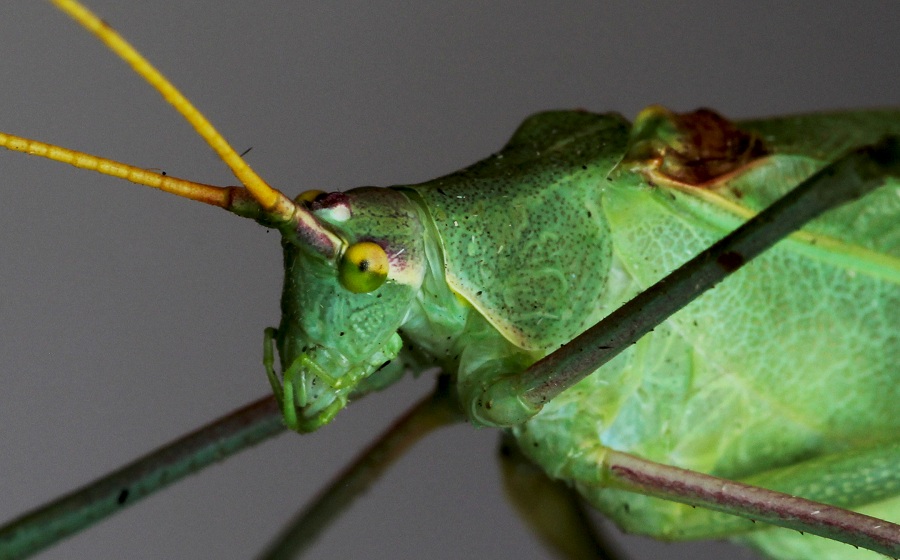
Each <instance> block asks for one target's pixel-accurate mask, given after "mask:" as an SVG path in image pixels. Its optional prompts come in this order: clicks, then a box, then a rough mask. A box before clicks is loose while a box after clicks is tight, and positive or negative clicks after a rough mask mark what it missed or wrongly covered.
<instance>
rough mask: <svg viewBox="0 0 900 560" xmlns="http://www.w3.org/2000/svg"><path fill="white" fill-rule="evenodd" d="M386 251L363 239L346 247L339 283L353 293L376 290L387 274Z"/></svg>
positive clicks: (339, 270)
mask: <svg viewBox="0 0 900 560" xmlns="http://www.w3.org/2000/svg"><path fill="white" fill-rule="evenodd" d="M388 268H389V264H388V258H387V253H385V252H384V249H382V248H381V246H380V245H378V244H377V243H372V242H371V241H363V242H361V243H355V244H353V245H351V246H350V247H348V248H347V250H346V251H345V252H344V256H343V257H341V264H340V266H339V269H338V274H339V277H340V280H341V284H342V285H343V286H344V287H345V288H347V289H348V290H350V291H351V292H353V293H355V294H364V293H367V292H371V291H374V290H377V289H378V288H379V287H380V286H381V285H382V284H384V282H385V280H387V275H388Z"/></svg>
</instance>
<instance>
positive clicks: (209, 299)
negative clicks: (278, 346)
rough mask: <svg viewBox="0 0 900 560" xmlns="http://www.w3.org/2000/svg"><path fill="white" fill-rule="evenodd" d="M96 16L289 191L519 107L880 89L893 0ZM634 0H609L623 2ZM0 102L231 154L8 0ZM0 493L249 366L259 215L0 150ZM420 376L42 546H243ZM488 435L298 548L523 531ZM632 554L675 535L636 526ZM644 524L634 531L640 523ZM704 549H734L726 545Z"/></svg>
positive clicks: (167, 549)
mask: <svg viewBox="0 0 900 560" xmlns="http://www.w3.org/2000/svg"><path fill="white" fill-rule="evenodd" d="M90 4H91V6H92V7H94V8H95V9H96V10H97V11H98V12H99V13H100V14H101V15H102V16H103V17H104V18H106V19H107V20H108V21H110V22H111V23H113V24H114V25H115V26H116V27H117V28H118V29H120V30H121V31H122V32H123V33H124V34H125V36H126V37H128V38H129V39H131V40H133V42H134V43H135V44H136V45H137V46H138V47H139V49H140V50H141V51H142V52H143V53H144V54H145V55H147V56H148V58H149V59H150V60H151V61H153V62H154V63H156V64H157V65H158V66H159V67H160V68H161V69H162V70H163V71H164V72H165V73H167V74H168V75H169V76H170V77H171V78H172V79H173V80H174V82H175V83H176V84H178V85H179V86H180V87H182V88H183V89H184V91H185V92H186V94H187V95H188V96H189V97H190V98H192V99H193V100H194V101H195V102H196V104H197V105H198V106H199V107H200V108H201V110H203V111H204V112H205V113H206V114H207V115H208V116H209V117H210V118H211V119H212V120H213V122H214V123H216V125H217V126H219V127H220V129H221V131H222V132H223V133H224V134H225V135H226V136H227V137H228V138H229V139H230V140H231V141H232V142H233V143H234V145H235V146H236V147H237V149H238V150H242V149H245V148H248V147H251V146H252V147H253V151H252V152H251V153H250V155H249V161H250V163H251V164H252V165H253V166H254V167H255V168H256V169H257V170H258V171H259V172H260V173H261V174H262V175H263V176H264V177H266V178H267V179H268V180H269V181H270V182H271V183H272V184H274V185H276V186H277V187H279V188H281V189H283V190H284V191H286V192H288V193H292V194H293V193H296V192H299V191H301V190H305V189H308V188H320V189H325V190H329V189H337V188H346V187H351V186H357V185H363V184H374V185H388V184H396V183H409V182H416V181H420V180H424V179H428V178H432V177H434V176H437V175H439V174H442V173H445V172H449V171H452V170H455V169H457V168H459V167H461V166H463V165H465V164H468V163H471V162H472V161H474V160H476V159H479V158H481V157H483V156H485V155H487V154H489V153H490V152H492V151H494V150H496V149H498V148H499V147H500V146H501V145H502V144H503V142H504V141H505V140H506V138H507V137H508V136H509V134H510V133H511V132H512V130H513V129H514V127H515V126H516V125H517V124H518V123H519V122H520V121H521V120H522V119H523V118H524V117H526V116H527V115H528V114H530V113H532V112H535V111H538V110H541V109H549V108H571V107H584V108H589V109H593V110H600V111H605V110H618V111H621V112H623V113H624V114H626V115H628V116H633V115H634V114H635V112H636V111H638V110H639V109H640V108H641V107H643V106H645V105H647V104H649V103H663V104H665V105H668V106H670V107H672V108H675V109H678V110H689V109H692V108H695V107H697V106H711V107H715V108H717V109H719V110H721V111H722V112H724V113H725V114H727V115H730V116H733V117H748V116H762V115H769V114H780V113H790V112H798V111H808V110H817V109H828V108H849V107H871V106H884V105H891V104H895V105H896V104H897V102H898V85H900V84H898V72H897V67H898V66H897V62H898V58H897V54H896V53H897V48H896V37H895V36H894V35H892V33H893V34H895V33H896V32H897V29H898V28H900V25H898V24H900V4H897V3H895V2H883V3H875V2H871V3H870V2H864V3H859V4H856V5H853V6H852V7H844V6H839V5H833V4H829V3H824V4H823V3H821V2H808V3H803V4H793V5H790V6H787V5H785V4H784V3H781V2H773V3H769V4H765V3H753V5H752V6H751V5H749V3H740V4H739V3H734V4H730V5H725V4H724V3H720V2H703V3H696V4H691V5H687V6H685V5H675V4H674V3H673V4H669V5H652V6H651V5H644V6H639V5H636V4H630V3H629V4H628V5H617V4H600V3H594V2H580V3H574V2H572V3H564V4H560V5H558V6H552V7H551V6H548V5H545V4H544V3H543V2H531V3H505V4H492V5H491V6H489V7H473V5H467V4H460V3H449V2H441V3H439V4H438V3H432V4H430V5H427V6H425V5H422V4H413V5H406V6H400V5H396V4H386V3H378V4H373V3H371V2H358V3H348V2H339V3H330V4H329V5H328V6H327V7H322V6H321V5H320V4H314V5H313V4H308V3H300V2H293V1H276V0H271V1H261V2H250V1H247V0H235V1H222V0H216V1H187V0H173V1H161V0H153V1H147V2H119V1H112V0H106V1H104V0H92V1H91V2H90ZM623 4H625V3H623ZM0 38H2V46H0V76H2V84H3V85H2V88H0V130H4V131H9V132H12V133H17V134H21V135H26V136H30V137H34V138H38V139H42V140H45V141H48V142H55V143H58V144H61V145H64V146H69V147H73V148H77V149H81V150H84V151H87V152H92V153H96V154H100V155H105V156H108V157H112V158H115V159H119V160H122V161H126V162H131V163H134V164H137V165H140V166H144V167H150V168H159V169H163V170H165V171H167V172H168V173H169V174H172V175H176V176H183V177H186V178H192V179H195V180H199V181H203V182H209V183H214V184H229V183H233V182H234V181H233V179H232V178H231V177H230V176H229V173H228V171H227V170H225V168H224V166H223V165H221V164H219V163H218V162H217V161H216V160H215V158H214V157H213V156H212V155H211V153H210V151H209V150H208V149H207V148H206V147H205V146H204V145H203V144H202V143H201V142H200V141H199V140H198V139H197V138H196V136H195V135H194V134H193V133H192V131H191V130H190V129H189V128H188V127H187V126H186V125H184V124H183V123H182V122H181V120H180V119H179V117H177V116H176V115H175V113H174V112H173V111H171V110H170V109H169V108H168V107H167V106H166V105H165V104H164V103H163V102H161V101H160V99H159V98H158V96H157V95H156V94H155V93H154V92H152V91H151V90H150V88H149V87H147V86H146V85H145V84H143V83H141V82H140V81H139V80H138V79H137V78H136V77H135V76H134V75H133V74H131V73H130V71H129V70H128V69H127V68H126V67H125V66H124V65H123V64H121V63H120V62H119V61H118V60H116V59H114V58H113V57H112V56H110V55H109V54H108V53H107V52H105V51H104V50H103V49H102V48H101V47H100V46H99V45H98V43H97V42H96V41H95V40H94V39H92V38H91V37H89V36H88V35H87V34H86V33H84V32H83V31H81V30H80V29H79V28H77V27H76V26H75V25H73V24H72V23H71V22H70V21H68V20H67V19H66V18H64V17H62V16H61V15H60V14H58V13H56V12H55V11H54V10H53V9H52V8H51V7H49V4H47V3H44V2H34V1H31V0H15V1H9V0H6V1H4V2H2V3H0ZM0 170H2V175H0V177H2V182H3V193H4V196H5V202H4V203H3V204H2V205H0V228H2V229H0V255H2V266H0V317H2V324H3V329H2V335H0V356H2V359H3V370H2V374H0V375H2V391H0V426H2V429H0V480H2V488H3V493H2V499H0V517H3V518H9V517H11V516H13V515H15V514H18V513H20V512H22V511H24V510H26V509H27V508H30V507H33V506H35V505H37V504H39V503H41V502H43V501H45V500H47V499H49V498H51V497H53V496H56V495H57V494H59V493H60V492H63V491H66V490H69V489H72V488H74V487H76V486H77V485H80V484H82V483H84V482H87V481H88V480H90V479H92V478H93V477H95V476H97V475H100V474H101V473H104V472H106V471H108V470H109V469H112V468H115V467H118V466H119V465H121V464H122V463H124V462H126V461H128V460H130V459H132V458H134V457H135V456H136V455H138V454H141V453H143V452H145V451H147V450H149V449H152V448H154V447H156V446H157V445H159V444H162V443H164V442H166V441H168V440H170V439H172V438H173V437H175V436H178V435H180V434H182V433H184V432H186V431H188V430H190V429H192V428H194V427H196V426H198V425H200V424H202V423H205V422H207V421H209V420H211V419H213V418H215V417H218V416H220V415H221V414H223V413H225V412H227V411H230V410H231V409H233V408H235V407H237V406H239V405H242V404H244V403H246V402H248V401H250V400H252V399H255V398H256V397H258V396H261V395H263V394H265V393H266V391H267V384H266V381H265V376H264V374H263V370H262V366H261V365H260V350H261V339H262V329H263V327H265V326H267V325H273V324H276V323H277V319H278V307H277V303H278V294H279V290H280V281H281V280H280V274H281V273H280V254H279V246H278V240H277V236H276V235H275V234H274V233H272V232H267V231H265V230H264V229H262V228H259V227H257V226H255V225H254V224H253V223H251V222H248V221H241V220H239V219H237V218H235V217H233V216H230V215H228V214H226V213H224V212H220V211H217V210H215V209H209V208H204V207H201V206H200V205H197V204H191V203H187V202H184V201H181V200H179V199H176V198H174V197H172V196H168V195H164V194H160V193H156V192H152V191H150V190H149V189H145V188H139V187H134V186H130V185H128V184H126V183H123V182H120V181H116V180H113V179H109V178H104V177H100V176H97V175H94V174H90V173H87V172H83V171H77V170H73V169H70V168H67V167H65V166H62V165H59V164H55V163H50V162H46V161H42V160H38V159H35V158H26V157H24V156H22V155H18V154H7V153H5V152H4V153H0ZM430 387H431V381H430V380H428V379H422V380H419V381H417V382H404V383H402V385H401V386H399V387H396V388H395V389H394V390H391V391H389V392H386V393H383V394H381V395H376V396H372V397H370V398H368V399H366V400H364V401H361V402H358V403H356V404H354V406H352V407H351V408H350V409H348V410H346V411H344V412H343V413H342V414H341V415H340V416H339V417H338V419H337V420H336V421H335V422H334V424H333V425H331V426H328V427H327V428H326V429H323V430H322V431H321V432H319V433H317V434H313V435H310V436H306V437H303V438H301V437H292V436H289V435H288V436H282V437H280V438H278V439H277V440H275V441H271V442H269V443H266V444H264V445H261V446H259V447H258V448H255V449H252V450H250V451H248V452H246V453H244V454H242V455H240V456H239V457H238V458H236V459H232V460H231V461H229V462H227V463H225V464H224V465H221V466H217V467H214V468H212V469H210V470H208V471H207V472H205V473H203V474H202V475H200V476H197V477H193V478H191V479H189V480H188V481H186V482H182V483H180V484H178V485H177V486H176V487H173V488H171V489H170V490H168V491H166V492H164V493H162V494H160V495H158V496H155V497H153V498H151V499H149V500H147V501H146V502H143V503H142V504H140V505H138V506H136V507H133V508H131V509H129V510H127V511H126V512H125V513H123V514H121V515H119V516H118V517H116V518H114V519H112V520H110V521H108V522H105V523H103V524H102V525H101V526H99V527H96V528H94V529H91V530H89V531H88V532H86V533H84V534H83V535H80V536H77V537H75V538H73V539H71V540H70V541H68V542H66V543H64V544H63V545H61V546H58V547H56V548H55V549H53V550H51V551H49V552H47V553H45V555H44V556H43V557H45V558H126V557H127V558H213V557H215V558H246V557H248V556H250V555H252V554H253V553H254V552H255V551H258V550H260V549H261V548H262V547H263V546H264V543H266V542H267V540H268V539H269V538H270V536H271V535H272V534H273V533H275V532H276V530H277V529H278V528H279V527H280V524H281V523H282V522H283V520H285V519H286V518H287V517H288V516H289V515H290V514H291V513H292V512H294V511H295V510H296V509H297V508H298V507H299V506H300V505H301V504H303V503H305V502H306V501H307V499H308V498H309V497H310V495H311V493H313V492H314V491H315V490H316V489H318V488H319V487H321V486H322V485H323V484H324V483H325V482H326V480H327V479H328V478H329V475H330V474H331V473H333V472H335V470H336V469H337V468H338V466H339V465H343V464H344V463H346V462H347V461H348V460H349V459H350V458H351V457H352V456H353V454H354V453H355V452H356V451H357V450H358V449H359V448H360V446H361V445H362V444H363V442H366V441H368V440H369V439H370V438H372V437H373V436H374V435H375V434H376V433H378V432H379V431H380V430H382V428H383V427H384V426H386V424H387V423H388V422H389V421H390V419H392V418H393V417H395V416H396V415H397V414H399V412H400V411H401V410H402V409H404V408H405V407H407V406H408V405H409V404H410V403H412V402H413V401H414V400H415V399H416V398H417V397H416V395H418V394H423V393H425V392H427V391H428V390H429V389H430ZM495 443H496V435H495V434H494V433H492V432H490V431H486V430H482V431H477V432H476V431H473V430H472V429H470V428H469V427H468V426H461V427H458V428H455V429H452V430H448V431H446V432H443V433H440V434H439V435H437V436H436V437H433V438H431V439H430V440H429V441H427V442H425V443H424V444H422V445H420V446H419V447H418V448H416V449H415V450H414V451H413V452H412V453H411V454H410V455H409V456H408V457H407V458H406V459H405V460H403V461H402V462H401V463H400V464H399V465H398V466H397V467H396V468H394V469H393V470H392V471H391V472H390V473H389V474H388V475H387V477H386V479H385V480H384V481H383V482H382V483H380V484H379V485H378V486H377V487H376V488H375V489H374V490H373V491H372V492H371V493H369V494H368V495H367V496H366V497H365V498H364V500H363V501H362V502H360V503H359V504H358V505H357V506H355V507H354V508H353V510H352V511H350V512H349V513H348V514H347V515H346V516H344V518H343V519H342V520H341V521H340V522H339V523H338V524H336V525H335V526H334V527H332V528H331V530H330V531H329V532H328V534H327V535H326V536H325V537H324V538H323V539H322V541H321V543H320V544H319V545H318V547H317V548H316V549H315V550H314V551H313V554H312V555H311V556H312V557H316V558H340V557H355V558H362V557H368V558H392V557H407V558H413V557H420V558H462V557H474V556H476V555H477V556H478V557H493V558H516V559H525V558H542V557H545V552H544V551H543V550H542V549H541V548H540V547H539V545H538V544H537V543H536V542H535V541H534V539H533V538H532V537H530V536H529V535H528V533H527V532H526V531H525V530H524V529H523V527H522V526H521V524H520V523H519V522H518V521H517V519H515V518H514V517H513V514H512V512H511V511H510V509H509V507H508V506H507V505H506V504H505V502H504V501H503V498H502V495H501V492H500V489H499V484H498V480H497V471H496V469H495V466H494V464H493V455H494V449H495ZM632 545H633V546H635V547H637V549H638V550H639V551H640V552H638V553H637V554H638V555H641V557H654V556H657V555H661V554H666V555H674V554H677V553H681V554H684V555H686V556H689V557H694V554H696V552H697V550H698V549H697V548H693V547H694V546H696V545H688V546H689V547H687V548H686V547H685V546H683V545H659V544H655V543H650V544H647V542H646V541H645V540H643V539H633V540H632ZM651 546H652V547H655V548H648V547H651ZM712 555H713V557H721V556H726V557H730V558H733V559H734V558H739V557H740V558H749V557H751V555H750V554H749V553H748V552H746V551H743V550H739V551H737V552H736V551H735V550H729V549H727V548H717V549H714V551H713V552H712Z"/></svg>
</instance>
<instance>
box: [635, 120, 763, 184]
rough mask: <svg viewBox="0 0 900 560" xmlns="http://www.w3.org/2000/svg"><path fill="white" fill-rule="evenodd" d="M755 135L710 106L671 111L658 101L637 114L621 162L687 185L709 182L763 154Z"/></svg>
mask: <svg viewBox="0 0 900 560" xmlns="http://www.w3.org/2000/svg"><path fill="white" fill-rule="evenodd" d="M768 153H769V151H768V150H767V149H766V147H765V145H764V144H763V141H762V139H761V138H759V137H758V136H756V135H755V134H752V133H748V132H744V131H743V130H741V129H739V128H738V127H737V126H735V125H734V123H732V122H731V121H729V120H728V119H726V118H724V117H723V116H721V115H719V114H718V113H716V112H715V111H712V110H710V109H697V110H696V111H693V112H691V113H673V112H671V111H669V110H668V109H665V108H663V107H660V106H658V105H653V106H650V107H648V108H646V109H644V110H643V111H641V113H640V114H639V115H638V116H637V118H636V119H635V122H634V126H633V127H632V130H631V137H630V139H629V145H628V150H627V151H626V154H625V159H624V162H623V163H625V164H626V165H628V164H631V165H634V166H635V167H638V168H641V169H642V170H644V171H649V172H651V173H653V174H654V175H657V176H662V177H664V178H666V179H669V180H672V181H677V182H679V183H684V184H688V185H693V186H701V185H709V184H711V183H714V182H716V181H717V180H718V179H720V178H722V177H724V176H727V175H730V174H732V173H734V172H735V171H737V170H739V169H741V168H742V167H745V166H746V165H748V164H750V163H752V162H753V161H755V160H757V159H759V158H761V157H764V156H766V155H768Z"/></svg>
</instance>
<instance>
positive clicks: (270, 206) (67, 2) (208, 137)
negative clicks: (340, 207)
mask: <svg viewBox="0 0 900 560" xmlns="http://www.w3.org/2000/svg"><path fill="white" fill-rule="evenodd" d="M53 3H54V4H55V5H56V6H57V7H58V8H59V9H60V10H62V11H64V12H65V13H67V14H68V15H69V16H71V17H72V19H74V20H75V21H77V22H78V23H80V24H81V25H82V26H84V28H85V29H87V30H88V31H90V32H91V33H92V34H93V35H94V36H96V37H97V38H98V39H100V40H101V41H103V43H105V44H106V46H107V47H109V49H110V50H111V51H113V52H114V53H115V54H116V55H118V56H119V57H120V58H121V59H122V60H124V61H125V62H127V63H128V64H129V65H130V66H131V67H132V68H133V69H134V71H135V72H137V73H138V75H140V76H141V77H142V78H144V80H146V81H147V83H149V84H150V85H151V86H153V89H155V90H156V91H158V92H159V93H160V95H162V96H163V98H164V99H165V100H166V101H168V102H169V103H170V104H171V105H172V106H173V107H175V109H176V110H177V111H178V112H179V113H181V115H182V116H183V117H184V118H185V120H187V121H188V122H189V123H190V124H191V126H193V127H194V130H196V131H197V133H198V134H199V135H200V136H201V137H202V138H203V140H205V141H206V143H207V144H208V145H209V147H210V148H212V149H213V151H215V152H216V154H218V156H219V157H220V158H221V159H222V161H224V162H225V164H226V165H227V166H228V167H230V168H231V171H232V172H233V173H234V175H235V177H237V179H238V180H239V181H240V182H241V184H242V185H244V186H245V187H246V188H247V190H248V191H250V194H252V195H253V198H255V199H256V201H257V202H259V204H260V206H262V207H263V209H264V210H265V211H266V212H267V213H268V214H269V215H270V216H272V218H274V219H276V220H279V221H284V222H287V221H289V220H290V219H291V218H292V216H293V214H294V210H295V208H296V206H295V204H294V203H293V201H291V199H290V198H288V197H287V196H285V195H284V194H283V193H282V192H281V191H279V190H277V189H273V188H272V187H270V186H269V185H268V184H267V183H266V182H265V181H263V179H262V178H261V177H260V176H259V175H257V174H256V172H255V171H253V169H251V168H250V166H249V165H247V162H245V161H244V160H243V159H241V156H239V155H238V153H237V152H236V151H235V150H234V148H232V147H231V145H230V144H228V141H227V140H225V138H224V137H223V136H222V135H221V134H219V132H218V131H217V130H216V129H215V128H214V127H213V125H212V124H211V123H210V122H209V120H207V119H206V117H204V116H203V115H202V114H201V113H200V111H198V110H197V108H196V107H194V106H193V104H191V102H190V101H188V99H187V98H186V97H185V96H184V95H183V94H182V93H181V92H180V91H178V89H177V88H176V87H175V86H174V85H172V83H171V82H169V80H168V79H166V77H165V76H163V75H162V74H161V73H160V72H159V70H157V69H156V68H154V67H153V65H152V64H150V62H149V61H148V60H147V59H146V58H144V57H143V56H142V55H141V54H140V53H139V52H137V51H136V50H135V49H134V47H132V46H131V45H130V44H129V43H128V42H127V41H125V39H123V38H122V36H121V35H119V34H118V33H116V31H115V30H114V29H112V28H111V27H110V26H109V25H108V24H107V23H105V22H104V21H103V20H101V19H100V18H98V17H97V16H96V15H94V14H93V13H92V12H91V11H90V10H88V9H87V8H85V7H84V6H82V5H81V4H80V3H79V2H77V1H76V0H53ZM176 194H177V193H176Z"/></svg>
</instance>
